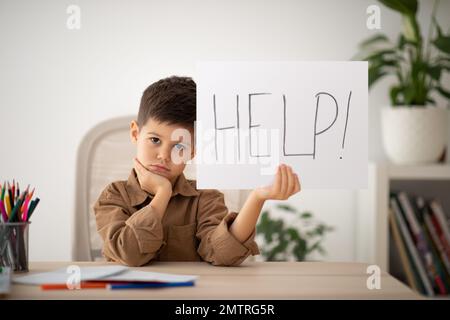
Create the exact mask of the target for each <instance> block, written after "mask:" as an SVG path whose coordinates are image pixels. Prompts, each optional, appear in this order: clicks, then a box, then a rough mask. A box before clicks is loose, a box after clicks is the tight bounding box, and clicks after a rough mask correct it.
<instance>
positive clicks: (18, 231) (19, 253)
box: [0, 221, 30, 272]
mask: <svg viewBox="0 0 450 320" xmlns="http://www.w3.org/2000/svg"><path fill="white" fill-rule="evenodd" d="M29 225H30V222H29V221H26V222H7V223H0V266H2V267H10V268H11V269H12V270H14V271H15V272H27V271H28V229H29Z"/></svg>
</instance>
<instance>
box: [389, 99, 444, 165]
mask: <svg viewBox="0 0 450 320" xmlns="http://www.w3.org/2000/svg"><path fill="white" fill-rule="evenodd" d="M448 115H449V112H448V110H447V109H443V108H437V107H434V106H433V107H432V106H429V107H423V106H411V107H409V106H408V107H403V106H400V107H387V108H383V109H382V112H381V127H382V136H383V144H384V149H385V152H386V154H387V156H388V157H389V159H390V160H391V161H392V162H394V163H396V164H421V163H433V162H436V161H437V160H439V158H440V157H441V156H442V153H443V152H444V150H445V148H446V146H447V139H448V129H447V128H448Z"/></svg>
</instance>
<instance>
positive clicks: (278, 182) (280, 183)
mask: <svg viewBox="0 0 450 320" xmlns="http://www.w3.org/2000/svg"><path fill="white" fill-rule="evenodd" d="M300 189H301V187H300V182H299V180H298V175H297V174H296V173H295V172H293V170H292V168H291V167H290V166H288V165H285V164H281V165H279V166H278V169H277V174H276V176H275V181H274V182H273V183H272V184H271V185H270V186H266V187H260V188H256V189H255V190H254V191H253V193H254V194H255V196H256V197H257V198H259V199H261V200H287V199H288V198H289V197H290V196H292V195H293V194H296V193H297V192H299V191H300Z"/></svg>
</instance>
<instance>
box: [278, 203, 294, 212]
mask: <svg viewBox="0 0 450 320" xmlns="http://www.w3.org/2000/svg"><path fill="white" fill-rule="evenodd" d="M277 208H279V209H282V210H286V211H289V212H297V210H296V209H295V208H294V207H292V206H290V205H288V204H281V203H280V204H277Z"/></svg>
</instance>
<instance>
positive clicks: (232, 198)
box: [72, 116, 247, 261]
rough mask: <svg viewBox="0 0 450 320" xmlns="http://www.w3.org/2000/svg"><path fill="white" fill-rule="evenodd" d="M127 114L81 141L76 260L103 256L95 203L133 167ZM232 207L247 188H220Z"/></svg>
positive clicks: (190, 171)
mask: <svg viewBox="0 0 450 320" xmlns="http://www.w3.org/2000/svg"><path fill="white" fill-rule="evenodd" d="M134 119H135V117H132V116H126V117H120V118H114V119H111V120H108V121H105V122H102V123H100V124H98V125H97V126H95V127H94V128H92V129H91V130H90V131H89V132H88V133H87V134H86V136H85V137H84V138H83V140H82V141H81V144H80V147H79V150H78V157H77V168H76V195H75V198H76V203H75V213H74V233H73V234H74V238H73V243H72V259H73V260H74V261H93V260H102V259H103V257H102V254H101V249H102V245H103V243H102V239H101V238H100V236H99V235H98V233H97V229H96V224H95V216H94V212H93V206H94V203H95V201H96V200H97V198H98V196H99V195H100V193H101V192H102V190H103V189H104V188H105V187H106V186H107V185H108V184H109V183H111V182H113V181H117V180H126V179H127V178H128V175H129V174H130V170H131V168H132V165H133V164H132V159H133V156H135V154H136V149H135V148H136V147H135V146H134V145H133V144H132V143H131V141H130V135H129V128H130V122H131V121H132V120H134ZM184 174H185V176H186V178H187V179H195V164H194V163H189V164H187V165H186V168H185V171H184ZM220 191H222V192H223V193H224V196H225V204H226V205H227V207H228V209H229V210H230V211H238V210H239V209H240V208H241V206H242V204H243V201H244V200H245V198H246V196H247V191H245V190H220Z"/></svg>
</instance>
